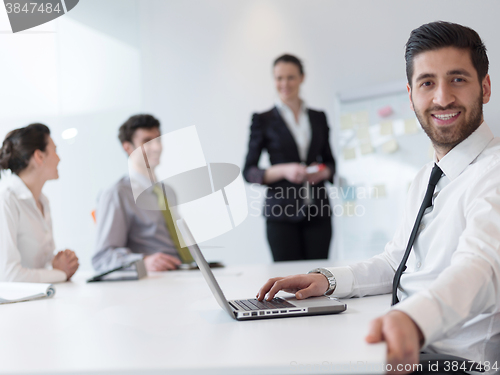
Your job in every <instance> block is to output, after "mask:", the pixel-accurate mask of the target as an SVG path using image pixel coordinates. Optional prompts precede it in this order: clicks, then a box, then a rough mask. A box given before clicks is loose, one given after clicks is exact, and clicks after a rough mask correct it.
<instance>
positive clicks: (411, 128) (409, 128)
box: [405, 118, 418, 134]
mask: <svg viewBox="0 0 500 375" xmlns="http://www.w3.org/2000/svg"><path fill="white" fill-rule="evenodd" d="M415 133H418V125H417V120H416V119H414V118H413V119H408V120H405V134H415Z"/></svg>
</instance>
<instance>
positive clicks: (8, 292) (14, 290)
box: [0, 283, 56, 304]
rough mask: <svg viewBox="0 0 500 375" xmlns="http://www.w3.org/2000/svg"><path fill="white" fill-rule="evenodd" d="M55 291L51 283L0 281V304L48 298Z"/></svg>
mask: <svg viewBox="0 0 500 375" xmlns="http://www.w3.org/2000/svg"><path fill="white" fill-rule="evenodd" d="M55 293H56V289H55V288H54V286H53V285H52V284H39V283H0V304H4V303H13V302H22V301H31V300H34V299H39V298H48V297H52V296H53V295H54V294H55Z"/></svg>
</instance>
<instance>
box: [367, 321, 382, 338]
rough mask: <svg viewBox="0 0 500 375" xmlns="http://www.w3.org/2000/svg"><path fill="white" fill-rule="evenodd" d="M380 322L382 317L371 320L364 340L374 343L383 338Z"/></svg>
mask: <svg viewBox="0 0 500 375" xmlns="http://www.w3.org/2000/svg"><path fill="white" fill-rule="evenodd" d="M382 324H383V323H382V318H377V319H375V320H372V321H371V323H370V330H369V331H368V335H367V336H366V337H365V340H366V342H368V343H370V344H375V343H377V342H381V341H383V340H384V335H383V333H382Z"/></svg>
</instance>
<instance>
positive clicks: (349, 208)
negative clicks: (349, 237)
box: [342, 202, 356, 217]
mask: <svg viewBox="0 0 500 375" xmlns="http://www.w3.org/2000/svg"><path fill="white" fill-rule="evenodd" d="M343 208H344V209H343V210H342V214H343V215H342V216H347V217H352V216H354V214H355V208H356V206H355V204H354V203H352V202H346V203H344V205H343Z"/></svg>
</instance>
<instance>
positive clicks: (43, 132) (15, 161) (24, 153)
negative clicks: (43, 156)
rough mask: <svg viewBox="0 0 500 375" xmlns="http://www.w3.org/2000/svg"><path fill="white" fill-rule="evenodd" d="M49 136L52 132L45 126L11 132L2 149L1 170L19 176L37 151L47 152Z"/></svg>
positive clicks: (32, 126) (32, 125) (30, 126)
mask: <svg viewBox="0 0 500 375" xmlns="http://www.w3.org/2000/svg"><path fill="white" fill-rule="evenodd" d="M49 136H50V130H49V128H48V127H47V126H45V125H43V124H30V125H28V126H26V127H24V128H19V129H15V130H12V131H11V132H9V134H7V136H6V137H5V139H4V141H3V144H2V148H0V170H2V169H10V170H11V171H12V173H15V174H19V172H21V171H22V170H23V169H24V168H26V167H27V166H28V164H29V162H30V159H31V156H33V154H34V153H35V151H36V150H40V151H45V149H46V148H47V144H48V143H49V141H48V139H49Z"/></svg>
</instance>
